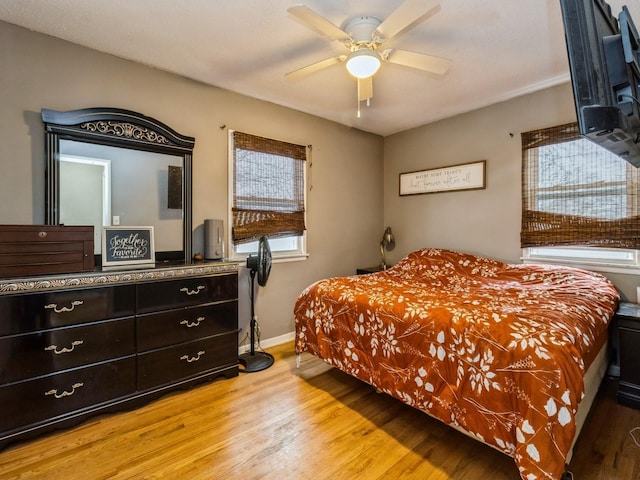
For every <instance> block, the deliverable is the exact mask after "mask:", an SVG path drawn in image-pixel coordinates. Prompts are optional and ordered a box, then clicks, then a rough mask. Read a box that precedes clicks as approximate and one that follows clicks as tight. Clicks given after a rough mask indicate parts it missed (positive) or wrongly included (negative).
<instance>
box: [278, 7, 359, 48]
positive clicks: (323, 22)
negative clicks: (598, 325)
mask: <svg viewBox="0 0 640 480" xmlns="http://www.w3.org/2000/svg"><path fill="white" fill-rule="evenodd" d="M287 12H289V13H290V14H291V15H293V16H294V17H296V18H297V19H298V20H301V21H302V23H304V24H305V26H307V27H308V28H310V29H311V30H313V31H315V32H317V33H319V34H320V35H322V36H324V37H327V38H328V39H329V40H341V41H349V40H351V37H350V36H349V35H348V34H347V33H346V32H345V31H344V30H342V29H341V28H339V27H338V26H336V25H334V24H333V23H331V22H330V21H329V20H327V19H326V18H324V17H323V16H321V15H319V14H317V13H316V12H314V11H313V10H311V9H310V8H309V7H306V6H305V5H294V6H293V7H289V8H288V9H287Z"/></svg>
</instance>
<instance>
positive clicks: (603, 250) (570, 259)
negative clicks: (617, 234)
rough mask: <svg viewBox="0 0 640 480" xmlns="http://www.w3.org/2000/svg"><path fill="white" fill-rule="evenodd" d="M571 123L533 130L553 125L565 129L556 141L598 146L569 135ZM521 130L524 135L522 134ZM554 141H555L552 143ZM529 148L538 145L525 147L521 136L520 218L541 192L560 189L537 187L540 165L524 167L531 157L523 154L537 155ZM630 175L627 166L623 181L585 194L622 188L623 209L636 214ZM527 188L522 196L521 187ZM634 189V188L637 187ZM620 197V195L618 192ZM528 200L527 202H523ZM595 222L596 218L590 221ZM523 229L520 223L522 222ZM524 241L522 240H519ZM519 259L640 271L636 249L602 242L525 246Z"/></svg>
mask: <svg viewBox="0 0 640 480" xmlns="http://www.w3.org/2000/svg"><path fill="white" fill-rule="evenodd" d="M571 125H572V124H567V125H561V126H558V127H552V128H550V129H543V130H539V131H534V132H544V131H551V130H553V129H554V128H556V129H560V128H566V127H569V128H567V129H566V130H565V132H564V133H565V135H564V136H563V138H562V139H560V140H559V141H558V142H557V143H564V142H565V141H580V142H589V145H590V146H591V147H593V148H597V149H601V148H602V147H600V146H599V145H597V144H595V143H591V142H590V140H589V139H587V138H585V137H582V136H579V135H575V137H574V138H570V137H571V136H573V135H571V134H570V133H569V132H570V127H571ZM534 132H526V134H529V133H534ZM526 134H525V133H523V137H524V135H526ZM554 143H555V142H554ZM546 144H550V143H547V141H545V142H544V143H542V145H541V146H544V145H546ZM531 148H539V147H531V146H526V147H525V143H524V139H523V159H522V162H523V164H522V175H523V176H522V188H523V192H522V195H523V202H522V209H523V210H522V212H523V217H524V214H525V210H527V209H528V210H529V211H538V210H537V209H536V207H537V203H536V201H537V199H539V198H540V196H541V194H542V196H544V195H545V192H551V194H552V195H553V194H554V193H553V192H554V190H557V191H561V190H562V189H560V188H558V187H557V186H555V187H541V188H538V181H537V180H538V178H539V167H540V164H537V166H536V167H535V169H534V170H533V171H532V170H531V169H528V168H525V158H528V159H530V158H531V157H527V156H528V155H534V157H533V159H534V161H537V159H538V158H539V157H537V154H538V151H537V150H536V151H534V152H531V151H530V149H531ZM621 161H624V160H621ZM630 173H631V175H636V173H635V172H630V170H629V169H628V168H627V173H626V177H625V179H624V180H619V181H616V182H611V183H610V184H601V185H598V186H594V188H593V192H591V193H589V196H593V197H597V196H599V195H601V192H600V191H598V190H601V189H602V188H603V187H610V188H624V192H623V194H624V197H626V201H627V203H628V204H629V205H630V207H628V210H627V217H629V216H634V215H637V211H638V205H637V204H636V203H635V202H631V201H630V200H632V198H633V197H634V196H635V195H637V192H634V185H637V183H634V182H637V180H634V179H633V177H632V176H630ZM525 188H526V189H527V192H526V195H525V191H524V189H525ZM580 188H584V185H576V186H569V187H568V189H569V190H571V189H574V190H577V189H580ZM635 188H638V187H637V186H636V187H635ZM621 197H622V195H621ZM527 200H528V202H527ZM540 212H542V213H545V212H546V211H545V210H540ZM560 215H568V216H572V215H575V213H574V212H561V213H560ZM594 221H597V220H594ZM523 228H524V224H523ZM523 242H524V241H523ZM521 259H522V261H523V262H524V263H553V264H563V265H570V266H574V267H579V268H584V269H589V270H594V271H602V272H617V273H625V274H631V273H640V250H639V249H634V248H625V247H623V246H619V247H614V246H610V247H607V246H606V245H604V246H603V245H600V246H596V245H595V244H594V245H592V246H589V245H584V244H579V245H578V244H576V245H568V244H558V245H553V246H551V245H548V246H547V245H543V244H542V243H541V244H540V245H529V246H527V247H523V248H522V257H521Z"/></svg>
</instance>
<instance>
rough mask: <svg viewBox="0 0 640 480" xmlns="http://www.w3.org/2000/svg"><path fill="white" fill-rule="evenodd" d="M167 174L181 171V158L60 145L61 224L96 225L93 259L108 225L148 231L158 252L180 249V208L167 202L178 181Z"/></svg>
mask: <svg viewBox="0 0 640 480" xmlns="http://www.w3.org/2000/svg"><path fill="white" fill-rule="evenodd" d="M171 167H175V168H171ZM170 170H171V171H175V170H178V171H180V172H181V171H182V157H178V156H176V155H166V154H162V153H154V152H144V151H138V150H130V149H126V148H120V147H111V146H105V145H95V144H90V143H84V142H76V141H71V140H61V141H60V222H61V223H64V224H66V225H94V227H95V228H96V230H95V239H94V246H95V253H96V254H100V253H101V252H100V250H101V231H102V226H110V225H113V226H116V225H121V226H139V227H141V226H145V227H146V226H152V227H153V231H154V240H155V248H156V249H157V250H161V251H172V250H182V220H183V219H182V207H181V205H170V201H169V199H170V195H169V191H170V188H171V184H172V183H173V184H177V186H178V188H179V189H180V190H181V188H182V187H181V185H182V181H181V180H182V178H181V177H180V178H178V179H177V181H176V180H173V179H172V177H170V174H169V172H170ZM180 198H181V196H180ZM171 207H174V208H171ZM176 207H177V208H176Z"/></svg>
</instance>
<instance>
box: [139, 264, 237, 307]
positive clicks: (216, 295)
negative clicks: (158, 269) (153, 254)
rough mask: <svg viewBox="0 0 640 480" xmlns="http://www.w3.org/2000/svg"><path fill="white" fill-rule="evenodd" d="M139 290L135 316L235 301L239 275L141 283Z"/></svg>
mask: <svg viewBox="0 0 640 480" xmlns="http://www.w3.org/2000/svg"><path fill="white" fill-rule="evenodd" d="M137 288H138V313H146V312H154V311H155V312H157V311H159V310H162V309H169V308H176V307H186V306H189V305H201V304H204V303H210V302H218V301H222V300H234V299H237V298H238V275H237V274H236V273H234V274H226V275H213V276H209V277H189V278H183V279H180V280H164V281H159V282H148V283H141V284H139V285H138V286H137Z"/></svg>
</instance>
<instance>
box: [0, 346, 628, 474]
mask: <svg viewBox="0 0 640 480" xmlns="http://www.w3.org/2000/svg"><path fill="white" fill-rule="evenodd" d="M270 352H271V353H273V354H274V356H275V357H276V363H275V365H274V366H272V367H271V368H269V369H267V370H265V371H263V372H257V373H250V374H241V375H240V376H239V377H237V378H233V379H231V380H223V381H219V382H213V383H210V384H207V385H204V386H201V387H198V388H195V389H193V390H191V391H188V392H183V393H178V394H172V395H170V396H167V397H164V398H162V399H160V400H158V401H156V402H153V403H151V404H149V405H147V406H145V407H142V408H140V409H138V410H135V411H131V412H123V413H119V414H114V415H109V416H103V417H98V418H95V419H93V420H89V421H87V422H85V423H83V424H82V425H80V426H78V427H76V428H74V429H70V430H66V431H60V432H57V433H54V434H51V435H49V436H46V437H43V438H40V439H37V440H34V441H31V442H28V443H22V444H18V445H15V446H13V447H9V448H8V449H6V450H5V451H3V452H1V453H0V479H2V480H6V479H36V478H37V479H56V480H57V479H65V480H69V479H83V480H98V479H172V480H177V479H189V480H197V479H207V480H212V479H240V478H242V479H272V480H276V479H278V480H282V479H318V480H324V479H327V480H328V479H331V480H336V479H362V480H375V479H385V480H389V479H401V478H402V479H421V480H445V479H455V480H478V479H491V480H517V479H519V478H520V476H519V474H518V471H517V469H516V467H515V464H514V463H513V460H512V459H510V458H508V457H506V456H505V455H502V454H501V453H499V452H497V451H495V450H494V449H492V448H490V447H487V446H485V445H482V444H480V443H479V442H476V441H474V440H472V439H470V438H468V437H467V436H465V435H463V434H461V433H459V432H457V431H455V430H454V429H452V428H450V427H447V426H445V425H443V424H441V423H440V422H438V421H436V420H433V419H432V418H430V417H429V416H428V415H426V414H424V413H421V412H419V411H417V410H415V409H413V408H410V407H408V406H406V405H404V404H402V403H401V402H399V401H396V400H394V399H392V398H390V397H389V396H387V395H384V394H377V393H375V391H374V390H373V389H372V388H371V387H369V386H367V385H365V384H364V383H362V382H359V381H357V380H355V379H353V378H351V377H349V376H348V375H345V374H343V373H341V372H339V371H337V370H335V369H332V368H330V367H328V366H326V365H325V364H324V363H323V362H321V361H320V360H318V359H316V358H315V357H312V356H311V355H308V354H305V355H303V356H302V364H301V367H300V368H299V369H298V368H296V361H295V355H294V354H293V345H292V344H291V343H289V344H285V345H282V346H279V347H276V348H273V349H270ZM635 427H640V410H634V409H631V408H627V407H622V406H620V405H617V404H616V403H615V385H614V384H613V382H611V381H606V382H605V383H604V384H603V388H602V389H601V391H600V393H599V394H598V397H597V399H596V403H595V405H594V408H593V410H592V413H591V415H590V417H589V419H588V420H587V424H586V425H585V429H584V430H583V434H582V435H581V438H580V439H579V440H578V444H577V446H576V450H575V454H574V458H573V460H572V462H571V470H572V471H573V473H574V475H575V479H576V480H591V479H594V480H595V479H602V480H604V479H607V480H610V479H613V480H623V479H624V480H635V479H640V446H638V445H636V444H635V443H634V437H635V439H636V440H637V441H638V442H640V429H638V430H637V431H635V432H632V429H633V428H635ZM632 433H633V434H635V435H632Z"/></svg>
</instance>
